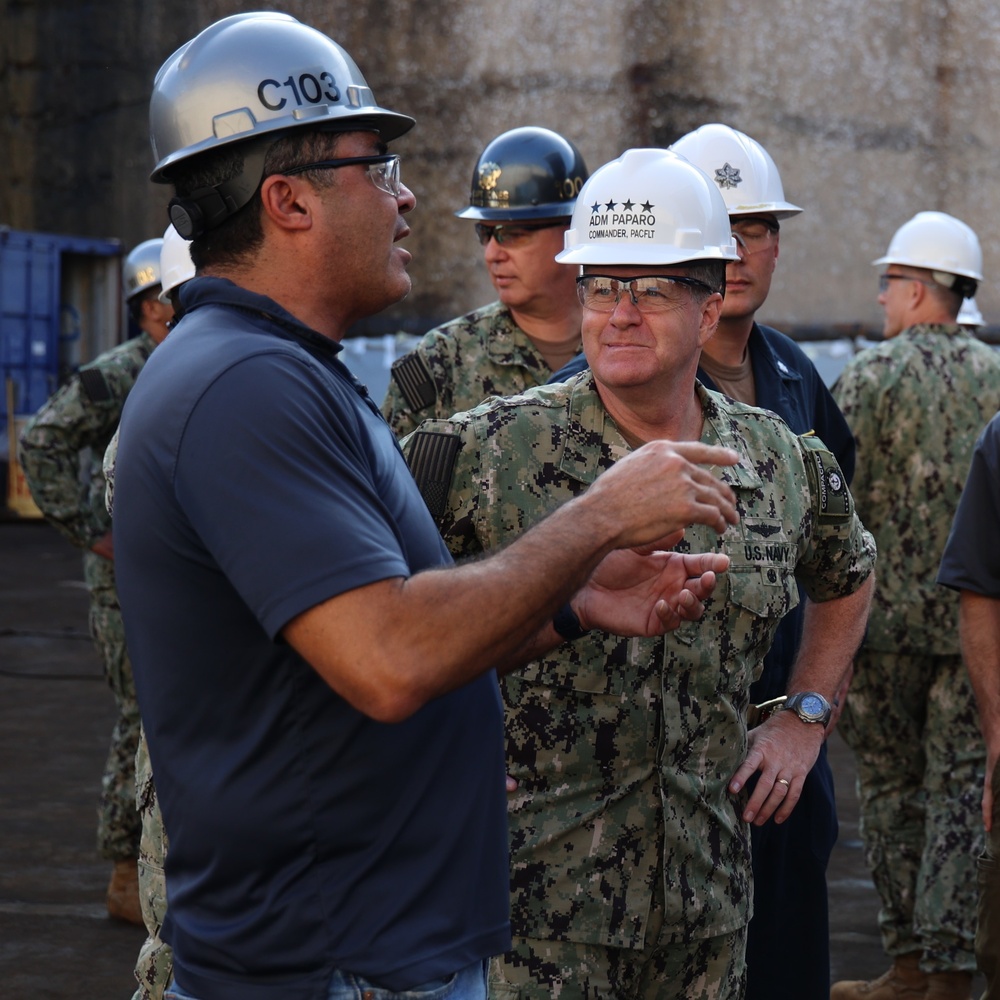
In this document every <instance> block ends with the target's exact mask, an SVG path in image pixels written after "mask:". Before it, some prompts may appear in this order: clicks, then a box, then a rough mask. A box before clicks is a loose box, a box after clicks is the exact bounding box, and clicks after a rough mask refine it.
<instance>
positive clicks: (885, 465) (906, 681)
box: [833, 324, 1000, 971]
mask: <svg viewBox="0 0 1000 1000" xmlns="http://www.w3.org/2000/svg"><path fill="white" fill-rule="evenodd" d="M833 392H834V398H835V399H836V400H837V402H838V403H839V404H840V407H841V409H842V410H843V413H844V416H845V417H846V418H847V422H848V424H850V426H851V430H852V431H853V432H854V436H855V439H856V441H857V466H856V470H855V474H854V480H853V483H852V489H853V491H854V495H855V500H856V503H857V508H858V513H859V514H860V515H861V517H862V518H863V520H864V522H865V525H866V526H867V527H868V528H869V529H870V530H871V532H872V533H873V534H874V536H875V539H876V541H877V542H878V545H879V550H880V553H881V558H880V559H879V570H878V575H877V579H876V584H875V593H874V598H873V601H872V609H871V617H870V619H869V622H868V634H867V636H866V639H865V643H864V647H863V649H862V651H861V653H860V654H859V655H858V658H857V662H856V664H855V674H854V679H853V681H852V684H851V691H850V695H849V696H848V699H847V702H846V705H845V708H844V713H843V715H842V716H841V720H840V731H841V733H842V735H843V736H844V739H845V741H846V742H847V743H848V745H849V746H850V747H851V749H852V750H853V751H854V754H855V757H856V759H857V764H858V794H859V799H860V804H861V833H862V839H863V841H864V845H865V855H866V860H867V863H868V866H869V868H870V869H871V871H872V878H873V881H874V882H875V885H876V888H877V889H878V892H879V896H880V899H881V901H882V909H881V911H880V914H879V927H880V930H881V934H882V943H883V947H884V948H885V949H886V951H887V953H889V954H899V953H902V952H906V951H923V953H924V963H925V969H926V971H935V970H937V971H944V970H949V969H967V970H971V969H973V968H974V967H975V960H974V956H973V938H974V935H975V925H976V870H975V857H976V854H977V853H978V852H979V851H980V850H981V848H982V822H981V819H980V813H979V799H980V796H981V792H982V785H983V780H984V770H985V764H986V750H985V746H984V744H983V741H982V736H981V734H980V731H979V726H978V719H977V714H976V707H975V699H974V695H973V692H972V687H971V685H970V683H969V681H968V678H967V676H966V672H965V670H964V669H963V668H962V665H961V659H960V655H959V635H958V602H959V595H958V593H957V592H956V591H953V590H950V589H948V588H946V587H942V586H938V585H937V584H936V578H937V572H938V567H939V565H940V562H941V556H942V554H943V552H944V547H945V543H946V541H947V539H948V534H949V531H950V529H951V523H952V520H953V518H954V515H955V511H956V509H957V507H958V500H959V496H960V494H961V492H962V489H963V486H964V484H965V479H966V476H967V474H968V470H969V464H970V461H971V458H972V451H973V447H974V445H975V442H976V439H977V437H978V436H979V433H980V431H981V430H982V429H983V427H984V426H985V425H986V424H987V423H988V422H989V420H990V418H991V417H992V416H993V415H994V414H995V413H996V412H997V410H998V409H1000V355H998V353H997V352H996V351H994V350H993V349H992V348H990V347H988V346H987V345H986V344H983V343H982V342H981V341H979V340H977V339H976V338H975V337H974V336H973V335H971V334H970V333H969V332H968V331H966V330H964V329H963V328H962V327H959V326H955V325H951V324H947V325H945V324H924V325H917V326H912V327H910V328H909V329H906V330H903V331H902V332H901V333H899V334H898V335H897V336H896V337H893V338H891V339H890V340H888V341H886V342H884V343H881V344H877V345H876V346H874V347H872V348H869V349H868V350H865V351H862V352H861V353H860V354H858V355H857V356H856V357H855V358H853V359H852V360H851V362H850V363H849V364H848V365H847V367H846V368H845V369H844V371H843V373H842V374H841V376H840V379H839V380H838V381H837V383H836V385H835V386H834V390H833Z"/></svg>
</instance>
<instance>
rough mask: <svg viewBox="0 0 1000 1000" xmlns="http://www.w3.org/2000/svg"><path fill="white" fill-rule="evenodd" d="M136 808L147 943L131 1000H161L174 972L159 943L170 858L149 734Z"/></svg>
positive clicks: (139, 765)
mask: <svg viewBox="0 0 1000 1000" xmlns="http://www.w3.org/2000/svg"><path fill="white" fill-rule="evenodd" d="M135 784H136V805H137V806H138V807H139V813H140V815H141V816H142V837H141V838H140V840H139V903H140V905H141V906H142V920H143V923H144V924H145V925H146V934H147V937H146V940H145V941H144V942H143V945H142V947H141V948H140V949H139V957H138V958H137V959H136V962H135V978H136V981H137V982H138V983H139V987H138V989H137V990H136V991H135V993H134V994H133V996H132V1000H162V997H163V991H164V990H165V989H166V988H167V986H168V985H169V984H170V978H171V976H173V972H174V959H173V952H172V951H171V949H170V945H168V944H165V943H164V942H163V941H161V940H160V928H162V927H163V918H164V917H165V916H166V914H167V879H166V876H165V875H164V874H163V863H164V861H165V860H166V857H167V834H166V831H165V830H164V829H163V817H162V816H161V815H160V807H159V805H158V804H157V801H156V786H155V785H154V784H153V769H152V767H151V766H150V763H149V747H148V746H147V744H146V734H145V733H140V738H139V749H138V751H137V753H136V755H135Z"/></svg>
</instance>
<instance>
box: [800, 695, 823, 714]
mask: <svg viewBox="0 0 1000 1000" xmlns="http://www.w3.org/2000/svg"><path fill="white" fill-rule="evenodd" d="M799 707H800V708H801V709H802V711H803V712H805V714H806V715H811V716H813V717H814V718H817V719H819V718H821V717H822V716H823V713H824V712H825V711H826V706H825V705H824V704H823V699H822V698H820V697H819V696H818V695H815V694H807V695H806V696H805V697H804V698H803V699H802V701H801V702H800V703H799Z"/></svg>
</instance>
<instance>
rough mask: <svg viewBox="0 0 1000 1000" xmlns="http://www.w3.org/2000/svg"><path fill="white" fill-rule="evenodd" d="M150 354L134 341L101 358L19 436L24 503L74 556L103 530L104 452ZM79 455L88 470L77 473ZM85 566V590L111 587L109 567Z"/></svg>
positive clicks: (148, 342)
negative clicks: (28, 498)
mask: <svg viewBox="0 0 1000 1000" xmlns="http://www.w3.org/2000/svg"><path fill="white" fill-rule="evenodd" d="M155 346H156V345H155V343H154V341H153V338H152V337H150V336H149V334H147V333H142V334H140V335H139V336H138V337H134V338H132V339H131V340H127V341H125V343H123V344H119V345H118V346H117V347H113V348H112V349H111V350H110V351H105V352H104V354H101V355H100V356H98V357H97V358H96V359H95V360H94V361H92V362H90V363H89V364H87V365H84V366H83V367H82V368H81V369H80V370H79V371H78V372H77V373H76V374H75V375H74V376H73V378H72V379H70V381H69V382H67V383H66V385H64V386H63V387H62V388H61V389H59V390H58V391H57V392H55V393H54V394H53V395H52V396H51V397H50V399H49V400H48V401H47V402H46V403H45V405H44V406H42V408H41V409H40V410H39V411H38V412H37V413H36V414H35V415H34V416H33V417H32V418H31V420H30V421H28V423H27V425H26V426H25V428H24V430H23V431H22V432H21V440H20V447H19V450H18V455H19V458H20V461H21V465H22V466H23V468H24V475H25V478H26V479H27V482H28V487H29V489H30V490H31V495H32V497H33V498H34V500H35V503H37V504H38V507H39V509H40V510H41V511H42V513H43V514H44V515H45V517H46V518H47V519H48V520H49V521H50V522H51V523H52V524H53V525H55V527H56V528H57V529H58V530H59V531H60V532H61V533H62V534H63V535H65V536H66V537H67V538H68V539H69V540H70V541H71V542H72V543H73V544H74V545H76V546H78V547H79V548H82V549H89V548H90V547H91V545H93V544H94V542H95V541H97V539H98V538H100V537H101V536H102V535H103V534H105V533H106V532H107V531H108V529H109V528H110V527H111V518H110V516H109V514H108V512H107V508H106V506H105V502H104V472H103V468H102V463H103V460H104V451H105V449H106V448H107V446H108V442H109V441H110V440H111V436H112V434H114V431H115V428H116V427H117V426H118V421H119V418H120V417H121V412H122V407H123V406H124V405H125V399H126V397H127V396H128V394H129V392H131V390H132V386H133V385H135V380H136V378H137V377H138V375H139V372H140V371H141V370H142V366H143V365H144V364H145V363H146V359H147V358H148V357H149V355H150V354H151V353H152V351H153V348H154V347H155ZM84 452H87V455H86V458H87V460H88V461H89V466H88V468H87V469H86V470H81V454H82V453H84ZM81 473H83V475H81ZM86 566H87V575H88V580H87V582H88V584H89V585H90V587H91V589H92V590H93V589H94V588H104V587H109V586H112V587H113V585H114V567H113V564H112V563H111V562H110V561H109V560H107V559H99V558H98V559H92V560H87V561H86Z"/></svg>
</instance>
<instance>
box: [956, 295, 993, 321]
mask: <svg viewBox="0 0 1000 1000" xmlns="http://www.w3.org/2000/svg"><path fill="white" fill-rule="evenodd" d="M955 322H956V323H957V324H958V325H959V326H986V322H985V321H984V320H983V314H982V313H981V312H980V311H979V306H977V305H976V300H975V299H963V300H962V308H961V309H959V310H958V318H957V319H956V320H955Z"/></svg>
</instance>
